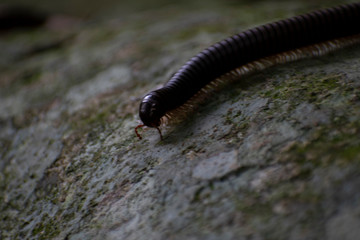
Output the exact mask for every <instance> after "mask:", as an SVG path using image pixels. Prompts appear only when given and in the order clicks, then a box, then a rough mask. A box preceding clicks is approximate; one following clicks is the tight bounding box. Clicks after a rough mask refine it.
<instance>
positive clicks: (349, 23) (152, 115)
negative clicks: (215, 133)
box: [135, 3, 360, 138]
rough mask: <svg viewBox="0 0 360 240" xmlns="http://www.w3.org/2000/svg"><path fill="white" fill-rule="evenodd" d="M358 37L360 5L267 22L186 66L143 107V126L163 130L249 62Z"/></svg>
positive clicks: (191, 60)
mask: <svg viewBox="0 0 360 240" xmlns="http://www.w3.org/2000/svg"><path fill="white" fill-rule="evenodd" d="M356 34H360V3H352V4H347V5H341V6H338V7H334V8H329V9H323V10H318V11H314V12H311V13H308V14H304V15H300V16H296V17H292V18H288V19H285V20H280V21H277V22H273V23H269V24H266V25H262V26H259V27H255V28H253V29H249V30H247V31H244V32H242V33H240V34H237V35H234V36H232V37H229V38H226V39H224V40H222V41H220V42H218V43H216V44H214V45H212V46H210V47H208V48H206V49H205V50H203V51H201V52H200V53H198V54H197V55H196V56H194V57H193V58H191V59H190V60H189V61H187V62H186V63H185V64H184V65H183V66H182V67H181V68H180V69H179V70H178V71H177V72H176V74H174V76H173V77H172V78H171V79H170V80H169V81H168V82H167V83H166V84H165V85H164V86H163V87H162V88H160V89H158V90H155V91H152V92H150V93H148V94H146V95H145V96H144V98H143V100H142V101H141V103H140V109H139V115H140V119H141V120H142V122H143V125H139V126H138V127H136V128H135V132H136V134H137V136H138V137H139V138H141V137H140V135H139V134H138V132H137V129H138V128H139V127H142V126H144V125H145V126H148V127H155V128H157V129H158V131H159V133H160V136H161V132H160V130H159V126H160V123H161V121H160V119H161V118H162V117H163V116H164V115H165V114H166V113H167V112H169V111H171V110H174V109H176V108H178V107H179V106H181V105H183V104H184V103H185V102H187V101H188V100H189V99H190V98H191V97H192V96H194V95H195V94H196V93H198V92H199V91H200V90H201V89H202V88H204V87H205V86H206V85H207V84H209V83H210V82H211V81H213V80H215V79H216V78H219V77H220V76H222V75H224V74H226V73H227V72H229V71H232V70H234V69H236V68H238V67H241V66H242V65H244V64H247V63H249V62H252V61H255V60H258V59H261V58H264V57H268V56H272V55H275V54H279V53H282V52H286V51H290V50H293V49H297V48H301V47H306V46H309V45H314V44H318V43H322V42H326V41H331V40H334V39H338V38H343V37H348V36H352V35H356Z"/></svg>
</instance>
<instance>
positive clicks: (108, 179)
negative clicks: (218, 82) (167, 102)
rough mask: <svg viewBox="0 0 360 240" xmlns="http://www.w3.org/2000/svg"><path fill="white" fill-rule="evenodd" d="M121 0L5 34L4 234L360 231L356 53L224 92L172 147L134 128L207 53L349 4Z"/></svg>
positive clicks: (285, 68) (204, 235)
mask: <svg viewBox="0 0 360 240" xmlns="http://www.w3.org/2000/svg"><path fill="white" fill-rule="evenodd" d="M78 1H79V0H78ZM76 2H77V1H73V4H74V5H73V6H77V7H79V6H81V5H79V4H75V3H76ZM110 2H111V1H104V3H103V4H104V5H102V8H99V11H98V12H96V13H97V14H95V12H94V9H93V12H92V13H93V15H91V16H92V17H91V18H88V19H81V17H79V18H78V19H77V20H74V18H72V20H71V21H69V22H70V23H71V24H69V22H68V23H67V24H68V25H66V26H67V27H66V28H63V27H61V28H59V27H56V26H54V25H50V26H49V25H45V26H43V27H40V28H36V29H32V30H18V31H14V32H8V33H6V34H1V35H0V49H1V50H0V51H1V54H0V239H74V240H75V239H114V240H115V239H134V240H135V239H136V240H141V239H145V240H149V239H163V240H165V239H166V240H167V239H174V240H177V239H179V240H180V239H191V240H200V239H209V240H216V239H222V240H231V239H234V240H235V239H237V240H238V239H240V240H241V239H244V240H245V239H247V240H250V239H251V240H255V239H256V240H267V239H269V240H272V239H277V240H281V239H283V240H300V239H304V240H305V239H306V240H308V239H319V240H320V239H321V240H322V239H329V240H338V239H341V240H354V239H356V238H357V236H359V235H360V204H359V203H360V191H359V189H360V46H352V47H349V48H346V49H342V50H339V51H336V52H334V53H331V54H328V55H326V56H322V57H316V58H311V59H305V60H301V61H297V62H293V63H287V64H283V65H278V66H274V67H271V68H268V69H265V70H263V71H260V72H256V73H253V74H251V75H249V76H246V77H243V78H241V79H239V81H238V82H235V83H232V84H229V85H225V86H223V87H222V88H221V89H218V90H216V91H214V92H212V93H211V95H212V96H211V97H209V98H207V100H206V101H205V102H203V103H202V104H200V105H199V106H198V107H197V109H196V111H195V112H193V113H191V114H189V115H188V117H187V118H186V119H184V120H182V121H180V122H177V123H172V124H171V123H170V124H169V125H168V126H164V127H162V130H163V135H164V140H163V141H160V139H159V135H158V134H157V131H156V130H154V129H145V130H144V131H141V134H142V136H143V140H141V141H140V140H138V139H137V138H136V136H135V134H134V127H135V126H136V125H138V124H139V120H138V116H137V110H138V104H139V101H140V98H141V97H142V96H143V95H144V94H146V93H147V92H149V91H150V90H153V89H155V88H157V87H159V86H161V84H162V83H164V82H165V81H166V80H167V79H168V78H169V76H171V74H173V73H174V72H175V71H176V70H177V68H179V67H180V66H181V64H183V63H184V62H185V61H186V60H187V59H188V58H190V57H192V56H193V55H195V54H196V53H197V52H198V51H199V50H201V49H203V48H204V47H207V46H208V45H210V44H212V43H214V42H216V41H219V40H221V39H223V38H225V37H227V36H229V35H231V34H234V33H237V32H240V31H241V30H245V29H247V28H249V27H253V26H256V25H259V24H262V23H266V22H270V21H274V20H278V19H281V18H285V17H290V16H293V15H295V14H300V13H304V12H307V11H309V10H311V9H315V8H319V7H323V6H332V5H336V4H338V3H340V2H342V1H311V2H309V1H304V2H299V1H278V2H276V1H275V2H268V1H254V2H252V1H243V2H238V1H222V2H221V3H220V2H215V1H199V2H198V1H195V2H194V1H185V2H184V3H172V4H169V3H165V2H163V1H159V2H158V3H154V6H150V4H145V3H144V5H141V3H139V5H136V4H134V3H131V1H129V3H126V2H125V3H119V2H121V1H117V3H111V4H112V5H111V4H110ZM121 4H124V5H121ZM106 6H107V7H106ZM33 7H36V5H34V6H33ZM47 7H48V9H49V8H50V7H51V4H50V5H47ZM58 7H59V6H58ZM62 7H63V8H64V6H62ZM59 9H61V8H60V7H59ZM81 10H82V11H83V12H82V14H83V15H86V14H84V12H86V11H85V10H86V9H81ZM53 12H54V11H53ZM75 12H76V9H72V11H69V13H68V14H69V15H71V16H72V17H74V13H75ZM79 12H81V11H80V10H79ZM75 15H76V14H75ZM83 15H81V16H83ZM39 49H42V50H41V51H40V50H39Z"/></svg>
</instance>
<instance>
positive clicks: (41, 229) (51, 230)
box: [32, 215, 60, 239]
mask: <svg viewBox="0 0 360 240" xmlns="http://www.w3.org/2000/svg"><path fill="white" fill-rule="evenodd" d="M59 233H60V226H59V225H58V224H57V221H56V220H55V219H53V218H51V217H49V216H48V215H44V216H43V217H42V220H41V222H39V223H38V224H36V226H35V227H34V229H33V230H32V235H33V236H38V239H49V238H53V237H56V236H57V235H59Z"/></svg>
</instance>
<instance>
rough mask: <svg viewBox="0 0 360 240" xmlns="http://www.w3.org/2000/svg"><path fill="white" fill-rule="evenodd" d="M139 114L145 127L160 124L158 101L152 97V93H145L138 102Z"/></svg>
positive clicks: (160, 115)
mask: <svg viewBox="0 0 360 240" xmlns="http://www.w3.org/2000/svg"><path fill="white" fill-rule="evenodd" d="M139 116H140V119H141V121H142V122H143V123H144V125H145V126H147V127H154V128H157V127H159V126H160V124H161V120H160V119H161V117H162V114H161V111H160V107H159V103H158V101H156V100H155V99H153V97H152V94H151V93H150V94H148V95H146V96H145V97H144V98H143V100H142V101H141V103H140V107H139Z"/></svg>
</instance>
